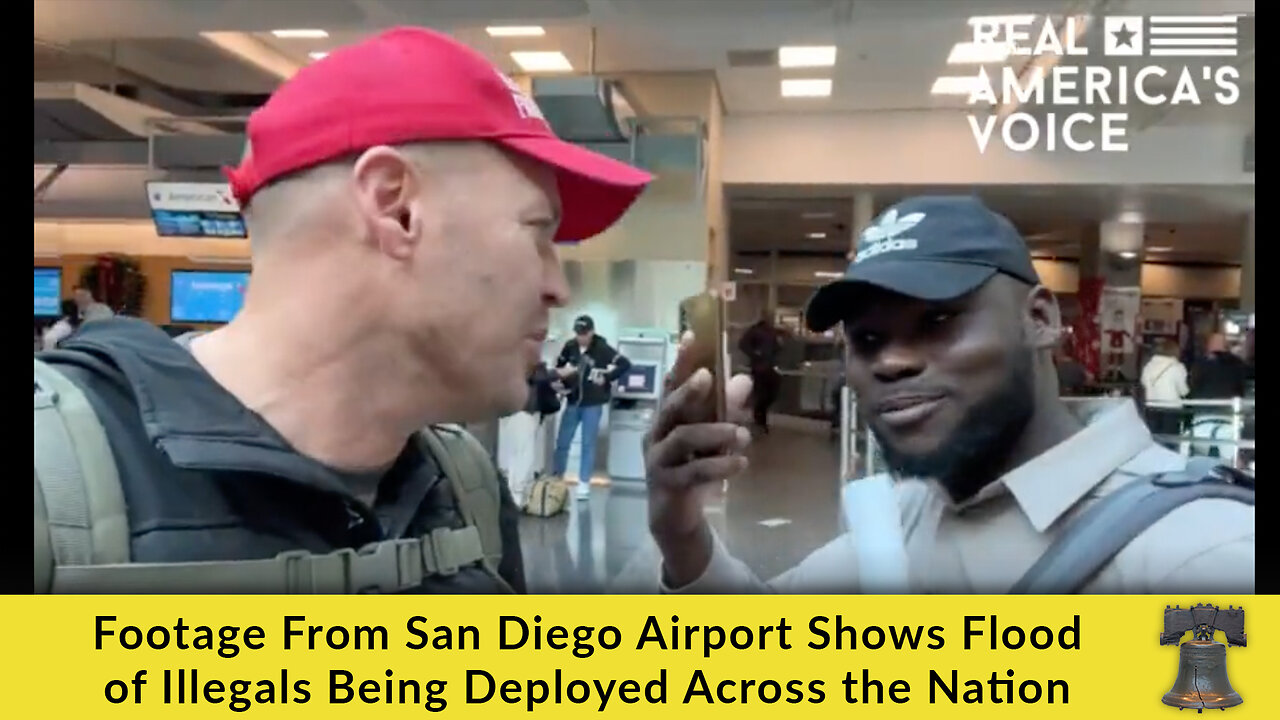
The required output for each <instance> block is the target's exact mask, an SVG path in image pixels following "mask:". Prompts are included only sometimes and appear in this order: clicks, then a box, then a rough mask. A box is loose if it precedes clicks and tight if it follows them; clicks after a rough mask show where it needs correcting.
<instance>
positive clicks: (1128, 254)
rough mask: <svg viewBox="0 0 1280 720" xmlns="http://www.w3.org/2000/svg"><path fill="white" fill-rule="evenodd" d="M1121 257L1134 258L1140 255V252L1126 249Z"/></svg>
mask: <svg viewBox="0 0 1280 720" xmlns="http://www.w3.org/2000/svg"><path fill="white" fill-rule="evenodd" d="M1120 257H1122V258H1124V259H1125V260H1132V259H1134V258H1136V257H1138V253H1136V252H1133V251H1132V250H1125V251H1124V252H1122V253H1120Z"/></svg>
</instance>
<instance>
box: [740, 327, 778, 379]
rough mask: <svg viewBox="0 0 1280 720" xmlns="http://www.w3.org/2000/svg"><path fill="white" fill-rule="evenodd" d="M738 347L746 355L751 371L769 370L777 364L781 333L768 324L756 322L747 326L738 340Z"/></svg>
mask: <svg viewBox="0 0 1280 720" xmlns="http://www.w3.org/2000/svg"><path fill="white" fill-rule="evenodd" d="M738 349H739V350H741V351H742V354H743V355H746V356H747V365H748V367H750V368H751V371H752V372H755V373H759V372H769V371H772V370H773V368H774V366H776V365H777V364H778V353H779V352H781V350H782V333H780V332H778V330H777V329H776V328H774V327H772V326H770V325H766V324H764V323H763V322H758V323H756V324H755V325H752V326H751V327H749V328H747V330H746V332H744V333H742V338H741V339H739V340H738Z"/></svg>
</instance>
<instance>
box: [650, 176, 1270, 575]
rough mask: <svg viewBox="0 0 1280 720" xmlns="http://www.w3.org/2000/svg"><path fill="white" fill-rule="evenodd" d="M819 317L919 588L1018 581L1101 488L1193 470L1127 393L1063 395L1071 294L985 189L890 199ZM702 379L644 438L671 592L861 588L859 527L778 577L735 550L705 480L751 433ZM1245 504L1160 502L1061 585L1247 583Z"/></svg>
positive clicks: (745, 385)
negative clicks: (1086, 400)
mask: <svg viewBox="0 0 1280 720" xmlns="http://www.w3.org/2000/svg"><path fill="white" fill-rule="evenodd" d="M806 322H807V324H808V326H809V327H810V329H812V330H814V331H819V332H820V331H824V330H827V329H829V328H831V327H834V326H835V325H837V324H843V330H844V335H845V338H846V340H847V343H848V355H847V379H848V383H849V385H850V387H851V389H852V390H853V391H854V392H855V393H856V395H857V397H858V408H859V411H860V412H862V413H865V416H864V419H865V421H866V422H867V424H868V425H869V427H870V429H871V430H872V431H873V432H874V433H875V436H876V439H877V441H878V443H879V445H880V448H881V450H882V452H883V455H884V459H885V461H886V463H887V465H888V468H889V470H890V471H891V477H892V479H893V480H894V481H895V482H894V483H893V488H894V494H895V495H896V504H897V508H894V507H892V506H890V507H889V508H887V510H888V512H891V513H892V512H894V511H895V509H896V510H897V511H898V514H899V515H900V522H901V528H902V533H903V536H904V537H905V548H903V550H904V551H905V557H906V565H907V566H908V567H906V568H905V573H906V576H907V577H908V578H909V581H908V582H909V590H908V591H909V592H920V593H1007V592H1010V591H1015V590H1016V589H1017V588H1019V587H1022V586H1020V585H1019V584H1018V583H1019V580H1020V579H1021V578H1023V576H1024V574H1027V573H1028V571H1029V570H1030V569H1031V568H1032V567H1033V566H1035V565H1036V563H1037V561H1038V560H1040V559H1041V558H1042V556H1045V555H1046V552H1047V551H1048V550H1049V549H1050V547H1051V545H1052V544H1053V542H1054V541H1055V540H1056V539H1058V538H1059V537H1061V536H1063V535H1064V532H1065V531H1064V528H1066V527H1069V526H1071V525H1072V523H1073V522H1075V521H1076V520H1078V519H1080V518H1081V517H1082V516H1083V515H1084V513H1085V512H1086V511H1087V510H1089V509H1091V508H1093V507H1094V506H1095V505H1097V504H1098V502H1099V498H1102V497H1105V496H1107V495H1110V494H1111V493H1113V492H1116V491H1117V490H1119V489H1120V488H1124V487H1126V485H1128V484H1129V483H1131V482H1134V481H1136V480H1138V479H1145V478H1148V477H1150V476H1152V475H1153V474H1159V473H1178V472H1179V471H1182V470H1183V469H1184V467H1185V466H1186V460H1185V459H1184V458H1183V457H1181V456H1179V455H1178V454H1177V453H1174V452H1171V451H1169V450H1167V449H1165V448H1162V447H1161V446H1159V445H1157V444H1156V443H1155V442H1154V441H1153V440H1152V438H1151V435H1150V433H1149V432H1148V431H1147V429H1146V426H1145V424H1144V423H1143V421H1142V418H1141V417H1140V415H1139V414H1138V411H1137V408H1136V407H1135V406H1134V404H1133V403H1132V402H1131V401H1130V400H1129V399H1111V400H1101V401H1098V402H1094V403H1091V404H1081V405H1072V406H1068V405H1066V404H1065V403H1063V401H1062V400H1061V399H1060V398H1059V391H1058V383H1057V376H1056V372H1055V369H1054V365H1053V358H1052V352H1053V349H1054V348H1055V347H1056V345H1057V344H1058V342H1059V339H1060V334H1061V318H1060V316H1059V311H1058V305H1057V302H1056V300H1055V298H1054V296H1053V294H1052V293H1051V292H1050V291H1049V290H1048V289H1046V288H1045V287H1044V286H1043V285H1041V284H1040V281H1039V278H1038V276H1037V274H1036V270H1035V267H1034V266H1033V264H1032V262H1031V257H1030V254H1029V252H1028V250H1027V247H1026V244H1025V242H1024V241H1023V239H1022V237H1021V236H1020V235H1019V233H1018V232H1017V230H1015V229H1014V227H1013V226H1012V225H1011V224H1010V223H1009V222H1008V221H1007V220H1006V219H1005V218H1003V217H1001V216H999V215H997V214H995V213H993V212H991V211H990V210H988V209H987V208H986V207H984V206H983V205H982V203H981V202H979V201H978V200H977V199H975V198H972V197H959V196H958V197H918V198H912V199H909V200H905V201H903V202H901V203H899V204H897V205H895V206H893V207H891V208H889V209H887V210H885V211H884V213H883V214H882V215H881V216H880V217H879V218H878V219H877V220H876V221H875V222H874V223H873V224H872V225H871V227H869V228H868V229H867V230H866V231H864V232H863V234H862V236H861V237H860V238H859V241H858V247H857V251H856V254H855V255H854V258H853V261H852V263H851V264H850V265H849V268H848V270H847V272H846V273H845V276H844V277H843V278H842V279H840V280H838V281H836V282H833V283H831V284H829V285H827V286H825V287H823V288H822V289H820V290H819V291H818V292H817V293H816V294H815V296H814V297H813V298H812V300H811V302H810V304H809V307H808V310H807V313H806ZM708 390H709V377H708V376H707V375H706V374H705V373H701V372H700V373H697V374H694V375H693V376H692V377H690V378H689V379H687V380H686V381H685V382H684V383H683V385H682V386H681V387H680V388H679V389H677V390H675V391H674V392H672V393H671V394H669V396H668V398H667V400H666V402H665V403H664V407H663V410H662V412H661V414H660V417H659V419H658V421H657V422H656V423H655V427H654V430H653V433H652V436H651V440H650V445H649V447H648V454H647V462H648V467H649V483H650V488H651V494H650V527H651V530H652V532H653V535H654V538H655V540H656V541H657V543H658V546H659V547H660V549H661V550H662V554H663V557H664V568H663V574H662V581H661V582H662V585H661V586H662V588H663V589H664V590H665V591H667V592H688V593H702V592H753V591H761V590H766V589H767V590H777V591H782V592H800V593H806V592H859V591H861V589H862V588H861V587H860V580H859V558H860V557H866V556H865V555H860V554H859V549H860V548H859V547H858V546H857V543H856V542H854V538H855V537H857V533H856V530H857V528H852V529H851V531H850V533H849V534H847V535H845V536H843V537H841V538H838V539H837V540H835V541H833V542H832V543H830V544H828V545H827V546H825V547H822V548H820V549H818V550H817V551H816V552H814V553H813V554H812V555H810V556H809V557H808V558H807V559H805V560H804V561H803V562H802V563H800V565H798V566H797V567H795V568H793V569H792V570H790V571H788V572H786V573H784V574H783V575H782V576H781V577H779V578H777V579H775V580H774V581H773V582H771V583H768V584H765V583H763V582H761V581H760V580H759V579H757V578H756V577H755V576H754V575H753V574H752V572H751V571H750V570H749V569H748V568H747V567H746V566H745V565H744V564H743V563H741V562H740V561H738V560H736V559H734V558H733V557H732V556H730V555H729V553H728V551H727V550H726V548H725V546H724V545H723V544H722V543H721V541H720V539H719V538H717V537H716V535H715V533H714V532H713V531H712V530H711V528H710V526H709V525H708V524H707V523H706V521H705V519H704V518H703V515H702V508H701V505H700V501H699V499H698V493H697V492H696V488H697V487H698V486H700V485H702V484H703V483H706V482H713V481H719V480H721V479H722V478H723V477H726V476H729V475H732V474H734V473H736V472H740V471H741V470H742V469H743V468H744V467H745V465H746V457H745V454H744V449H745V447H746V445H747V443H748V441H749V435H748V434H747V433H746V432H745V430H743V429H742V428H739V427H737V426H735V425H733V424H713V423H708V422H705V418H702V417H699V416H698V415H697V414H696V411H695V410H694V408H697V407H700V406H701V405H700V404H699V403H698V402H697V400H698V399H699V398H698V396H700V395H705V394H706V393H707V392H708ZM728 392H729V396H730V399H731V401H734V402H736V403H737V404H741V401H742V399H743V398H744V397H745V396H746V395H747V394H748V392H749V381H746V379H745V378H734V379H732V380H731V381H730V385H729V389H728ZM1170 477H1173V476H1170ZM1142 487H1144V488H1145V487H1147V485H1145V484H1144V485H1143V486H1142ZM1166 497H1167V496H1166ZM1251 498H1252V496H1251V494H1250V495H1249V496H1248V501H1247V502H1240V501H1238V500H1237V499H1219V498H1215V499H1198V500H1194V501H1192V502H1190V503H1187V504H1184V505H1181V506H1180V507H1177V508H1176V509H1173V510H1172V511H1170V512H1168V513H1167V514H1165V515H1163V516H1158V515H1157V516H1156V517H1155V518H1154V521H1153V523H1152V524H1150V525H1149V526H1144V527H1143V529H1141V530H1136V531H1135V532H1136V533H1137V534H1136V537H1135V538H1134V539H1132V541H1128V542H1125V541H1123V540H1122V541H1120V542H1118V543H1117V548H1116V550H1117V552H1116V554H1114V555H1101V554H1099V562H1100V563H1101V567H1100V570H1099V571H1098V572H1097V573H1096V574H1093V575H1089V576H1088V577H1086V578H1084V579H1083V580H1082V581H1081V582H1080V583H1079V584H1078V585H1075V586H1073V587H1069V588H1067V589H1066V590H1063V591H1064V592H1077V591H1078V592H1090V593H1155V592H1159V593H1170V592H1215V593H1250V592H1252V591H1253V587H1254V572H1253V563H1254V512H1253V505H1252V504H1251V503H1252V499H1251ZM1112 507H1115V506H1114V505H1113V506H1112ZM1122 525H1124V523H1121V522H1119V521H1116V522H1113V523H1111V526H1112V527H1120V526H1122ZM1094 527H1098V526H1094ZM1103 534H1105V533H1103ZM1089 547H1101V546H1097V545H1095V546H1089ZM866 548H867V546H866V545H864V546H862V548H861V549H864V550H865V549H866ZM1101 552H1102V551H1101V550H1099V553H1101ZM1085 554H1086V555H1087V553H1085ZM1089 559H1090V558H1087V557H1086V558H1085V560H1086V561H1088V560H1089ZM1055 572H1060V574H1061V576H1062V577H1064V578H1065V577H1068V576H1069V573H1067V572H1066V571H1055ZM1033 587H1039V586H1033Z"/></svg>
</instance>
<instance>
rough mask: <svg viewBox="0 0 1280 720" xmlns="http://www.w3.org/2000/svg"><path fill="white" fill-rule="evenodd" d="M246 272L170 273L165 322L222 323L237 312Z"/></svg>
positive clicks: (187, 271)
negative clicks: (167, 313) (167, 320)
mask: <svg viewBox="0 0 1280 720" xmlns="http://www.w3.org/2000/svg"><path fill="white" fill-rule="evenodd" d="M248 285H249V273H247V272H234V271H226V270H174V271H173V273H172V275H171V276H170V284H169V321H170V322H175V323H225V322H230V321H231V318H233V317H235V316H236V313H238V312H240V306H241V305H242V304H244V291H245V288H246V287H248Z"/></svg>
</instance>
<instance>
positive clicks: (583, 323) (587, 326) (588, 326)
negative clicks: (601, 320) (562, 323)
mask: <svg viewBox="0 0 1280 720" xmlns="http://www.w3.org/2000/svg"><path fill="white" fill-rule="evenodd" d="M595 329H596V321H595V320H592V319H591V316H590V315H579V316H578V319H576V320H574V321H573V331H574V332H575V333H577V334H579V335H585V334H586V333H589V332H591V331H593V330H595Z"/></svg>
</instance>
